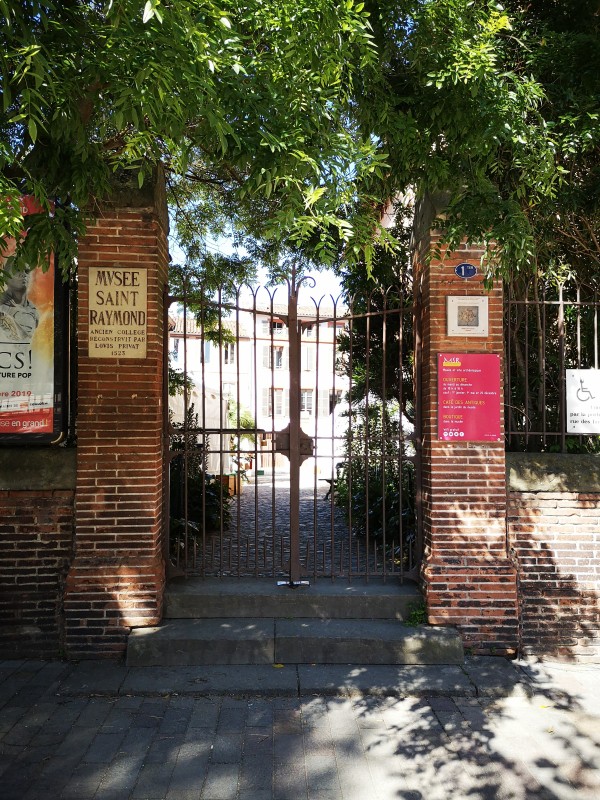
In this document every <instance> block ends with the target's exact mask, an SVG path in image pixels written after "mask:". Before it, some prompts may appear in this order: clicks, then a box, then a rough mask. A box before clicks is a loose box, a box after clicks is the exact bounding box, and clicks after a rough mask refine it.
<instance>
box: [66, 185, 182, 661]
mask: <svg viewBox="0 0 600 800" xmlns="http://www.w3.org/2000/svg"><path fill="white" fill-rule="evenodd" d="M95 212H96V219H95V221H94V222H93V223H90V225H89V227H88V230H87V233H86V235H85V236H84V237H83V238H82V240H81V241H80V245H79V266H78V270H79V272H78V353H77V359H78V398H77V400H78V408H77V478H76V508H75V548H74V549H75V554H74V559H73V562H72V564H71V568H70V570H69V573H68V575H67V579H66V587H65V601H64V602H65V620H66V637H65V641H66V651H67V655H69V656H70V657H72V658H85V657H98V656H118V655H120V654H121V653H122V652H123V651H124V649H125V647H126V643H127V636H128V634H129V631H130V629H131V628H132V627H137V626H145V625H152V624H157V623H158V622H159V621H160V618H161V614H162V595H163V589H164V579H165V564H164V558H163V553H162V547H161V545H162V535H163V517H162V515H163V491H164V458H163V456H164V453H163V448H164V443H163V371H164V347H165V346H166V342H165V326H164V317H163V314H164V311H163V305H164V296H165V293H164V289H165V286H166V282H167V267H168V246H167V232H168V218H167V206H166V198H165V191H164V178H163V177H162V175H161V174H159V175H158V176H157V179H156V181H154V182H152V185H148V184H147V185H146V186H145V187H144V188H143V190H138V189H137V187H136V188H135V189H133V188H131V187H129V186H123V185H121V186H120V187H119V188H117V189H116V190H115V192H114V194H113V196H112V198H111V200H110V202H108V203H106V204H104V205H102V207H100V208H98V209H95Z"/></svg>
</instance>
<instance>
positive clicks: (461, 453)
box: [415, 218, 517, 654]
mask: <svg viewBox="0 0 600 800" xmlns="http://www.w3.org/2000/svg"><path fill="white" fill-rule="evenodd" d="M430 221H431V219H430V218H429V219H428V220H425V221H423V220H419V219H417V225H419V224H421V225H423V230H424V231H426V230H427V229H428V225H429V223H430ZM435 244H436V240H435V236H433V237H429V236H427V235H426V236H424V238H423V239H422V240H421V245H422V246H421V248H420V250H419V252H418V253H417V258H416V264H415V275H416V282H415V283H416V291H417V296H416V298H415V300H416V304H417V306H418V307H419V308H420V314H421V320H422V328H421V340H422V351H421V373H420V387H421V388H420V404H421V415H422V431H421V458H422V516H423V534H424V562H423V569H422V579H423V589H424V593H425V599H426V603H427V608H428V617H429V622H431V623H433V624H453V625H456V626H457V628H458V629H459V630H460V632H461V634H462V637H463V641H464V644H465V646H467V647H468V648H470V649H472V650H473V651H475V652H495V653H507V654H510V653H513V652H515V651H516V646H517V595H516V574H515V569H514V565H513V563H512V562H511V560H510V557H509V554H508V548H507V539H506V517H505V515H506V482H505V461H504V443H503V442H502V441H500V442H461V441H456V442H454V441H453V442H446V441H442V440H439V439H438V429H437V425H438V400H437V392H438V384H437V377H438V375H437V370H438V367H437V355H438V353H440V352H450V353H457V354H460V353H490V354H497V355H499V356H500V357H502V355H503V311H502V287H501V285H500V284H499V283H495V284H494V286H493V288H492V290H491V291H490V292H489V293H488V292H486V290H485V288H484V286H483V283H482V277H481V275H478V276H476V277H474V278H472V279H469V280H464V279H463V278H460V277H458V276H457V275H456V274H455V272H454V268H455V267H456V266H457V265H458V264H460V263H462V262H465V261H467V262H470V263H472V264H476V265H478V264H479V263H480V258H481V255H482V251H481V250H479V249H477V248H475V247H467V246H466V245H465V246H463V247H461V248H460V249H458V250H456V251H454V252H449V251H448V250H447V249H445V248H441V250H440V252H439V254H436V256H435V257H428V256H430V255H431V252H432V249H433V246H434V245H435ZM483 294H488V308H489V328H488V336H486V337H477V338H475V337H465V336H462V337H461V336H448V335H447V327H446V298H447V296H453V295H454V296H480V295H483Z"/></svg>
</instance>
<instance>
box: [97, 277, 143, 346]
mask: <svg viewBox="0 0 600 800" xmlns="http://www.w3.org/2000/svg"><path fill="white" fill-rule="evenodd" d="M89 291H90V295H89V296H90V302H89V355H90V358H146V340H147V333H148V323H147V318H148V275H147V272H146V270H145V269H142V268H140V267H101V266H98V267H90V284H89Z"/></svg>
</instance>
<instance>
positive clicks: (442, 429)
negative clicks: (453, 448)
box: [438, 353, 503, 442]
mask: <svg viewBox="0 0 600 800" xmlns="http://www.w3.org/2000/svg"><path fill="white" fill-rule="evenodd" d="M501 409H502V404H501V396H500V356H497V355H491V354H488V353H438V439H441V440H442V441H445V442H456V441H460V442H500V441H502V438H503V437H502V426H501V416H500V415H501Z"/></svg>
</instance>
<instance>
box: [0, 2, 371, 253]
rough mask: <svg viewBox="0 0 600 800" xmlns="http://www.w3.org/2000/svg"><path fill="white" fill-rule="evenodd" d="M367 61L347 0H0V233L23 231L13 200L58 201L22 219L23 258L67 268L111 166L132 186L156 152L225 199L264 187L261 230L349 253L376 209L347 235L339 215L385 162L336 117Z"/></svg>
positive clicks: (354, 9) (362, 32)
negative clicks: (315, 237) (54, 257)
mask: <svg viewBox="0 0 600 800" xmlns="http://www.w3.org/2000/svg"><path fill="white" fill-rule="evenodd" d="M372 58H373V49H372V45H371V39H370V34H369V30H368V26H367V20H366V16H365V15H364V13H363V12H362V10H361V6H360V5H356V6H355V5H354V3H353V1H352V0H346V2H344V3H342V4H339V3H336V2H332V0H307V2H305V3H303V4H302V7H301V9H299V7H298V6H297V4H296V3H294V2H292V0H277V2H262V1H261V0H250V2H248V3H244V4H239V3H237V2H236V0H223V1H222V2H219V3H216V2H214V1H213V0H208V2H201V1H200V0H177V2H161V0H148V1H147V2H145V3H144V2H143V0H107V1H106V2H100V1H99V0H47V2H41V1H39V0H18V2H12V1H11V0H3V1H2V2H0V59H1V63H2V79H1V80H2V83H1V86H2V102H3V109H4V115H3V118H2V122H1V123H0V195H1V196H2V197H3V198H4V202H3V204H2V205H0V232H1V233H2V234H4V235H7V234H8V235H17V234H18V233H19V232H20V231H21V230H22V228H23V225H24V223H23V218H22V217H21V215H20V213H19V206H18V197H19V195H22V194H30V193H31V194H34V195H35V196H36V197H37V198H38V200H39V201H40V202H41V203H42V205H43V206H45V207H46V208H47V209H49V208H50V203H51V202H56V206H55V213H54V215H53V216H47V215H43V214H42V215H36V216H35V217H32V218H31V220H28V225H29V227H30V229H29V235H28V237H27V238H26V239H24V240H23V241H22V243H21V248H20V252H19V259H27V260H29V261H31V260H32V256H33V255H39V254H43V253H46V252H48V251H50V250H54V251H55V252H57V253H58V255H59V259H61V263H62V264H63V266H64V265H70V263H71V261H72V258H73V255H74V245H73V241H74V239H73V233H75V234H77V233H79V232H81V231H82V229H83V226H84V224H85V211H86V209H88V208H89V207H90V205H93V203H94V202H95V201H97V200H102V199H103V198H104V197H106V196H107V194H108V193H109V192H110V183H111V177H112V175H113V174H114V173H115V172H117V171H118V170H133V171H134V172H135V173H137V176H138V180H139V182H140V184H141V183H142V182H143V180H144V177H145V175H146V174H147V170H148V169H149V168H150V167H151V166H152V165H153V164H156V163H157V162H159V161H160V162H162V163H164V164H165V166H166V168H167V170H168V171H169V172H170V173H171V174H173V175H174V176H176V177H177V178H178V179H180V180H185V179H186V177H188V176H189V172H188V170H189V168H190V165H194V166H193V177H194V178H195V179H197V178H198V176H199V175H200V173H202V179H203V181H204V185H207V186H210V185H214V186H218V185H219V184H225V183H226V184H227V185H228V187H229V189H230V190H231V191H232V192H233V199H234V201H235V200H239V199H240V197H243V196H255V195H257V196H262V197H264V198H268V197H269V196H271V195H273V194H276V195H277V203H276V207H275V208H274V209H273V210H272V212H273V213H272V215H271V220H270V223H271V224H270V227H269V230H267V231H266V235H267V236H270V235H273V231H275V230H279V231H284V232H285V236H286V237H287V238H288V239H290V241H296V240H300V239H302V238H306V237H307V236H309V235H311V234H313V233H314V232H315V231H321V238H320V241H319V244H320V250H321V251H322V252H327V251H329V252H330V251H331V247H332V244H331V243H332V235H333V234H332V232H334V234H335V237H336V238H337V240H340V239H341V240H344V241H346V242H350V241H352V240H353V239H355V240H357V246H358V247H360V246H361V242H360V241H359V239H360V238H361V237H362V239H363V240H365V239H366V237H367V234H368V236H369V237H370V236H372V233H373V214H370V215H366V216H365V214H364V213H363V215H362V217H361V220H359V222H361V221H362V227H361V225H360V224H359V225H358V227H354V228H353V227H352V222H351V220H349V219H346V218H344V216H342V215H340V213H339V209H340V206H341V205H344V203H345V202H347V201H348V199H349V198H351V197H353V196H354V194H355V191H356V189H355V187H356V181H357V180H359V179H360V180H362V182H363V184H364V183H365V181H366V183H367V184H368V175H369V174H371V173H372V172H373V171H374V170H378V169H379V168H380V167H379V164H380V162H381V160H382V159H381V157H380V156H378V155H377V154H376V153H375V147H374V145H373V143H371V142H370V141H369V139H368V138H366V139H363V140H360V139H358V138H357V137H356V136H354V135H352V131H350V130H349V129H348V127H347V125H346V124H345V118H344V112H345V109H346V107H347V105H348V99H349V97H350V95H351V92H352V86H353V80H354V72H355V70H356V69H357V68H359V67H360V66H361V65H365V64H367V63H369V61H370V60H372ZM199 156H201V164H200V166H199V167H198V163H199V162H198V158H199ZM367 217H368V219H367ZM17 265H18V264H17Z"/></svg>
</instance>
